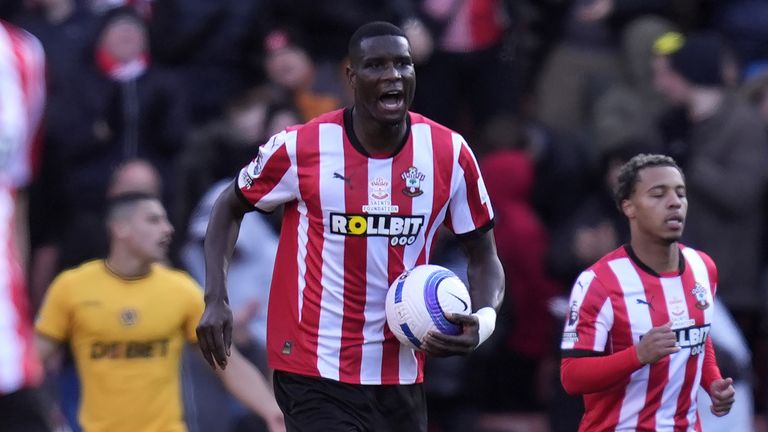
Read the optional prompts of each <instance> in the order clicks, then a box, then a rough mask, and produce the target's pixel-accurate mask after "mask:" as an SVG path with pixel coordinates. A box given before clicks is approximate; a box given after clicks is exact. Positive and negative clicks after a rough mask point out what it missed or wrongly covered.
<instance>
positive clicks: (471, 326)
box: [421, 313, 480, 357]
mask: <svg viewBox="0 0 768 432" xmlns="http://www.w3.org/2000/svg"><path fill="white" fill-rule="evenodd" d="M445 317H446V318H447V319H448V321H450V322H452V323H454V324H457V325H460V326H461V333H460V334H458V335H456V336H451V335H446V334H442V333H440V332H438V331H430V332H428V333H427V335H426V336H425V337H424V340H423V341H422V344H421V349H422V350H423V351H424V352H425V353H427V354H429V355H430V356H434V357H447V356H452V355H466V354H469V353H471V352H472V351H474V350H475V348H476V347H477V344H478V343H480V336H479V334H478V329H479V328H480V326H479V325H478V322H477V317H476V316H474V315H464V314H455V313H454V314H446V315H445Z"/></svg>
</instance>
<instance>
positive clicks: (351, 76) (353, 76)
mask: <svg viewBox="0 0 768 432" xmlns="http://www.w3.org/2000/svg"><path fill="white" fill-rule="evenodd" d="M346 74H347V81H349V84H350V85H351V86H353V87H354V86H355V81H356V80H357V74H356V73H355V70H354V69H352V63H350V62H347V69H346Z"/></svg>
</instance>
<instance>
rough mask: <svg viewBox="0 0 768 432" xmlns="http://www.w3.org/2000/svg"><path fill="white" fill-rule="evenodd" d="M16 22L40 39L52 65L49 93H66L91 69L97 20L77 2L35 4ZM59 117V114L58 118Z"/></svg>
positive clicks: (33, 1)
mask: <svg viewBox="0 0 768 432" xmlns="http://www.w3.org/2000/svg"><path fill="white" fill-rule="evenodd" d="M27 4H28V6H27V10H25V11H24V12H23V13H22V14H20V15H19V16H18V17H17V18H16V19H15V22H16V23H17V24H18V25H19V26H21V27H23V28H24V29H26V30H27V31H29V32H30V33H32V34H34V35H35V36H37V37H38V38H39V39H40V42H42V44H43V48H44V49H45V56H46V60H47V65H48V69H47V72H48V92H49V93H50V94H57V93H59V92H62V91H66V88H67V87H68V86H70V85H71V84H72V83H73V82H75V81H76V80H79V79H81V77H80V76H79V75H80V74H82V73H83V71H84V70H85V69H86V67H87V65H88V60H89V59H90V55H89V53H88V50H89V49H90V48H91V47H92V46H93V42H94V40H95V38H96V25H97V17H96V16H95V15H94V14H93V13H92V12H91V11H90V10H89V9H88V8H87V7H85V6H84V5H83V4H82V2H79V1H77V0H31V1H30V2H28V3H27ZM54 115H55V114H54Z"/></svg>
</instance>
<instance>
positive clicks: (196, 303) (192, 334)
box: [184, 274, 205, 344]
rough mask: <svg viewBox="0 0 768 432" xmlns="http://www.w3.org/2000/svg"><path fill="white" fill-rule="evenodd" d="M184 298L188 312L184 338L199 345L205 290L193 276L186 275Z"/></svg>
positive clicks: (185, 315)
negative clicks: (198, 333)
mask: <svg viewBox="0 0 768 432" xmlns="http://www.w3.org/2000/svg"><path fill="white" fill-rule="evenodd" d="M184 296H185V300H186V302H185V305H186V311H185V314H184V317H185V319H184V337H185V338H186V339H187V341H189V342H190V343H193V344H194V343H197V331H196V330H197V325H198V324H199V323H200V318H202V316H203V311H204V310H205V302H204V301H203V289H202V288H200V286H198V284H197V282H195V280H194V279H192V277H191V276H189V275H187V274H184Z"/></svg>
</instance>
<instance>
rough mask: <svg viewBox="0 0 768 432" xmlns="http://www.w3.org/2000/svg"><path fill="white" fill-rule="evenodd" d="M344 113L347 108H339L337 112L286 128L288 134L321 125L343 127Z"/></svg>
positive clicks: (330, 112) (324, 114)
mask: <svg viewBox="0 0 768 432" xmlns="http://www.w3.org/2000/svg"><path fill="white" fill-rule="evenodd" d="M344 111H345V108H339V109H337V110H333V111H328V112H327V113H323V114H320V115H319V116H317V117H314V118H312V119H310V120H309V121H307V122H306V123H303V124H298V125H294V126H289V127H288V128H286V129H285V130H286V132H292V131H294V130H295V131H301V130H304V129H308V128H315V127H317V126H318V125H321V124H328V123H331V124H336V125H339V126H341V125H343V124H344Z"/></svg>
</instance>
